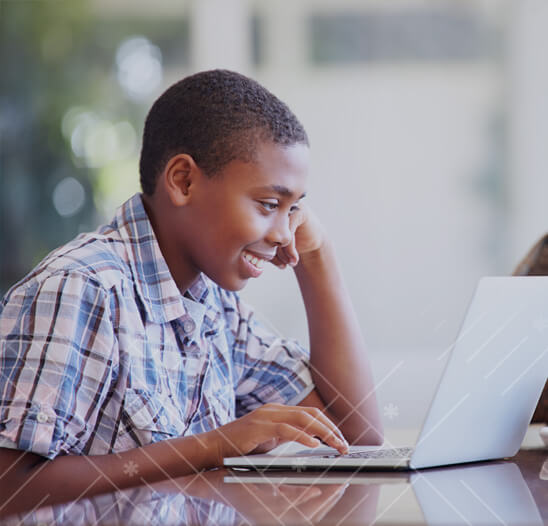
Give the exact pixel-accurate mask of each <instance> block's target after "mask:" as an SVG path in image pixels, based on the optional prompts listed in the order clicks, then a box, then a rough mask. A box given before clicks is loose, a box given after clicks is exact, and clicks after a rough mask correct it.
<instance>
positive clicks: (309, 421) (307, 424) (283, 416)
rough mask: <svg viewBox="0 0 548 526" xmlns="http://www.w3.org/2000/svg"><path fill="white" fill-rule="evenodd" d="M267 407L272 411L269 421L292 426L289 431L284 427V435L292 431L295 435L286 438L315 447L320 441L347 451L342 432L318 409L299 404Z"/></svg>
mask: <svg viewBox="0 0 548 526" xmlns="http://www.w3.org/2000/svg"><path fill="white" fill-rule="evenodd" d="M265 407H266V406H265ZM268 409H269V410H271V411H274V413H273V414H272V415H271V416H270V417H269V418H271V419H272V420H271V421H273V422H278V423H280V424H281V423H283V424H285V425H288V426H289V427H291V428H293V429H292V430H291V431H290V430H288V429H284V433H286V435H285V436H288V434H289V433H293V436H295V437H297V438H290V439H288V440H295V441H296V442H300V443H302V444H304V445H307V446H309V447H316V445H319V443H320V441H321V442H323V443H324V444H325V445H327V446H330V447H332V448H335V449H336V450H337V451H339V452H340V453H341V454H345V453H347V452H348V443H347V442H346V440H345V438H344V437H343V435H342V433H341V432H340V431H339V429H338V428H337V426H336V425H335V424H334V423H333V422H332V421H331V420H330V419H329V418H328V417H327V416H326V415H325V414H324V413H323V412H322V411H320V410H319V409H317V408H315V407H300V406H293V407H292V406H280V407H279V408H278V407H272V406H271V407H269V408H268ZM285 436H284V438H285Z"/></svg>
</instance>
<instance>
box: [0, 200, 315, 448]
mask: <svg viewBox="0 0 548 526" xmlns="http://www.w3.org/2000/svg"><path fill="white" fill-rule="evenodd" d="M312 388H313V384H312V378H311V375H310V371H309V367H308V354H307V352H306V351H305V350H304V349H303V348H302V347H300V346H299V345H298V344H297V343H296V342H293V341H287V340H283V339H281V338H279V336H278V335H276V334H274V333H273V332H272V331H271V330H268V329H267V328H266V327H265V326H263V325H262V324H261V323H260V322H259V321H258V320H257V319H256V316H255V315H254V313H253V311H252V310H251V309H250V308H249V307H248V306H246V305H245V304H244V303H243V302H242V301H240V298H239V296H238V295H237V294H236V293H234V292H228V291H226V290H223V289H221V288H220V287H218V286H216V285H215V284H214V283H213V282H212V281H210V280H209V279H208V278H207V277H205V276H203V275H201V276H200V277H199V278H198V280H197V281H196V282H195V283H194V284H193V285H192V286H191V287H190V289H189V290H187V291H186V292H185V293H184V294H181V293H180V291H179V290H178V288H177V286H176V284H175V282H174V281H173V279H172V277H171V274H170V272H169V269H168V267H167V264H166V262H165V260H164V259H163V257H162V254H161V251H160V247H159V245H158V243H157V241H156V238H155V235H154V232H153V230H152V227H151V224H150V222H149V220H148V217H147V215H146V212H145V209H144V207H143V204H142V201H141V197H140V195H139V194H136V195H135V196H133V197H132V198H131V199H130V200H128V201H127V202H126V203H124V205H122V206H121V207H120V208H119V209H118V211H117V213H116V216H115V218H114V220H113V222H112V223H111V224H110V225H106V226H103V227H101V228H99V229H98V230H97V231H96V232H94V233H87V234H81V235H80V236H78V237H77V238H76V239H75V240H73V241H72V242H70V243H68V244H67V245H65V246H63V247H61V248H60V249H58V250H56V251H54V252H52V253H51V254H50V255H49V256H47V257H46V259H44V261H42V263H41V264H40V265H39V266H38V267H36V268H35V269H34V270H33V271H32V272H31V273H30V274H29V275H27V276H26V277H25V278H24V279H23V280H22V281H20V282H19V283H18V284H17V285H15V286H14V287H13V288H12V289H11V290H10V291H9V292H8V293H7V295H6V296H5V298H4V300H3V302H2V304H1V306H0V440H1V442H0V446H4V447H15V448H17V449H20V450H26V451H32V452H34V453H37V454H39V455H43V456H46V457H48V458H54V457H55V456H56V455H58V454H86V455H87V454H104V453H112V452H119V451H123V450H127V449H130V448H133V447H137V446H141V445H145V444H149V443H152V442H157V441H159V440H163V439H167V438H171V437H176V436H183V435H191V434H195V433H200V432H203V431H207V430H210V429H212V428H215V427H217V426H221V425H223V424H226V423H227V422H230V421H231V420H233V419H234V418H235V417H237V416H241V415H243V414H245V413H246V412H249V411H251V410H252V409H254V408H256V407H258V406H260V405H262V404H264V403H267V402H278V403H287V404H296V403H298V402H300V401H301V400H302V399H303V398H304V397H305V396H306V395H307V394H308V393H309V392H310V391H311V390H312Z"/></svg>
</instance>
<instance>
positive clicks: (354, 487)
mask: <svg viewBox="0 0 548 526" xmlns="http://www.w3.org/2000/svg"><path fill="white" fill-rule="evenodd" d="M1 523H2V524H99V525H106V524H108V525H111V524H162V525H163V524H170V525H171V524H189V525H204V524H212V525H224V524H230V525H232V524H260V525H265V524H276V525H277V524H333V525H339V524H341V525H342V524H345V525H346V524H356V525H357V524H360V525H362V524H373V523H374V524H379V525H386V524H443V523H444V524H448V523H449V524H508V525H510V524H548V449H546V448H543V447H541V446H539V444H537V443H535V444H534V445H533V447H532V448H531V447H529V446H528V448H527V449H525V448H524V449H522V450H520V451H519V453H518V454H517V455H516V456H515V457H513V458H512V459H507V460H497V461H491V462H481V463H473V464H466V465H460V466H453V467H445V468H435V469H427V470H421V471H416V472H409V473H401V472H399V473H395V472H376V473H371V472H368V473H364V472H361V473H348V472H330V473H322V472H304V473H295V472H277V473H268V474H260V473H250V472H241V471H240V472H238V471H230V470H225V469H220V470H213V471H208V472H203V473H199V474H197V475H194V476H190V477H182V478H179V479H176V480H173V481H168V482H162V483H157V484H154V485H147V486H141V487H137V488H134V489H131V490H125V491H120V492H115V493H111V494H106V495H100V496H97V497H94V498H89V499H82V500H78V501H74V502H70V503H66V504H60V505H56V506H49V507H44V508H41V509H39V510H31V511H29V512H27V513H20V514H18V515H17V516H13V517H9V518H6V519H4V521H2V522H1Z"/></svg>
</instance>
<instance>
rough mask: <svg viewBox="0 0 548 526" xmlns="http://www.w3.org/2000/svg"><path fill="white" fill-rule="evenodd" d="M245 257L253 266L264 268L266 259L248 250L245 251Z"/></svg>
mask: <svg viewBox="0 0 548 526" xmlns="http://www.w3.org/2000/svg"><path fill="white" fill-rule="evenodd" d="M244 258H245V259H247V261H249V262H250V263H251V264H252V265H253V266H255V267H257V268H263V264H264V259H262V258H258V257H257V256H253V255H251V254H249V253H248V252H245V253H244Z"/></svg>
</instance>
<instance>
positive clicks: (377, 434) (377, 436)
mask: <svg viewBox="0 0 548 526" xmlns="http://www.w3.org/2000/svg"><path fill="white" fill-rule="evenodd" d="M346 431H347V432H346V433H344V431H343V433H344V435H345V438H346V439H347V440H348V443H349V444H350V445H352V446H382V444H383V443H384V429H383V426H382V424H381V423H380V422H379V423H378V424H375V425H374V426H372V425H369V427H368V428H367V430H366V431H365V432H364V428H363V427H361V429H355V430H354V429H352V430H350V429H348V430H346Z"/></svg>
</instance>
